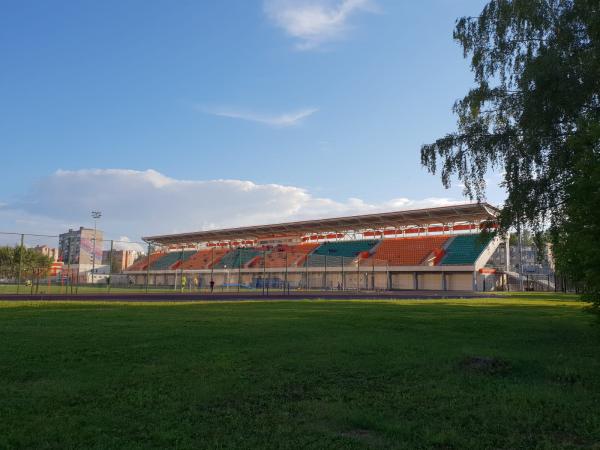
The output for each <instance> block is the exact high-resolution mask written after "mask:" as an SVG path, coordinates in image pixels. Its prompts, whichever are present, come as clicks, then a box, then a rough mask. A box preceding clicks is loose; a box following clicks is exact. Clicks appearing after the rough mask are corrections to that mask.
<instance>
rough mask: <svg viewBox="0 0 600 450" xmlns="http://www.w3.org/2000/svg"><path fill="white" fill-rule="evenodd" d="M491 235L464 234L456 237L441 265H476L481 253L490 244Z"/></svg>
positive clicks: (447, 249) (451, 242)
mask: <svg viewBox="0 0 600 450" xmlns="http://www.w3.org/2000/svg"><path fill="white" fill-rule="evenodd" d="M490 240H491V235H489V234H464V235H458V236H455V237H454V238H453V239H452V240H451V241H450V244H449V245H448V247H447V248H446V252H445V255H444V257H443V258H442V260H441V265H443V266H447V265H469V264H474V263H475V261H476V260H477V258H479V255H481V252H483V250H484V249H485V248H486V247H487V245H488V244H489V243H490Z"/></svg>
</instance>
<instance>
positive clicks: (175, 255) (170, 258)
mask: <svg viewBox="0 0 600 450" xmlns="http://www.w3.org/2000/svg"><path fill="white" fill-rule="evenodd" d="M194 254H196V251H194V250H191V251H184V252H183V255H182V252H181V250H178V251H173V252H169V253H167V254H166V255H165V256H163V257H162V258H160V259H158V260H157V261H154V262H153V263H152V264H150V270H169V269H171V268H172V266H173V265H175V264H177V263H178V262H179V261H182V262H183V261H187V260H188V259H189V258H191V257H192V255H194Z"/></svg>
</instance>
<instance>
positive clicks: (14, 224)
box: [0, 169, 457, 248]
mask: <svg viewBox="0 0 600 450" xmlns="http://www.w3.org/2000/svg"><path fill="white" fill-rule="evenodd" d="M453 203H457V202H456V201H452V200H450V199H447V198H426V199H423V200H411V199H407V198H393V199H391V200H389V201H383V202H380V203H369V202H365V201H364V200H361V199H357V198H349V199H347V200H345V201H336V200H332V199H329V198H322V197H317V196H315V195H313V194H311V193H310V192H309V191H307V190H306V189H302V188H299V187H295V186H283V185H279V184H257V183H253V182H252V181H242V180H180V179H175V178H170V177H167V176H165V175H163V174H161V173H159V172H157V171H155V170H145V171H138V170H125V169H87V170H76V171H65V170H59V171H57V172H55V173H54V174H52V175H50V176H48V177H46V178H44V179H42V180H40V181H39V182H38V183H36V184H35V185H34V186H32V187H31V188H30V190H29V192H28V193H27V194H25V195H23V196H22V197H21V198H20V199H19V200H18V201H14V202H10V203H8V204H7V205H4V206H3V207H1V208H0V230H7V231H18V232H24V233H33V232H37V233H48V234H58V233H59V232H62V231H65V230H66V229H68V228H69V227H71V228H77V227H79V226H81V225H84V226H92V223H93V222H92V220H91V218H90V211H92V210H100V211H102V218H101V219H100V222H99V229H102V230H103V231H104V233H105V236H106V238H108V239H117V240H119V241H124V242H123V243H122V244H119V245H123V246H124V248H134V247H133V246H132V245H133V242H132V241H134V242H135V241H138V242H139V239H140V237H141V236H144V235H153V234H163V233H176V232H185V231H196V230H206V229H214V228H221V227H234V226H244V225H259V224H268V223H275V222H286V221H293V220H302V219H318V218H322V217H336V216H343V215H349V214H360V213H369V212H382V211H390V210H399V209H410V208H419V207H428V206H443V205H448V204H453ZM127 236H129V237H131V240H130V239H129V237H127Z"/></svg>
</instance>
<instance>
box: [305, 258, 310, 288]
mask: <svg viewBox="0 0 600 450" xmlns="http://www.w3.org/2000/svg"><path fill="white" fill-rule="evenodd" d="M309 264H310V255H308V256H307V257H306V264H305V265H304V267H306V270H305V271H304V273H305V275H306V286H305V289H306V290H307V291H309V290H310V287H309V283H308V265H309Z"/></svg>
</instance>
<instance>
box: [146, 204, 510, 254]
mask: <svg viewBox="0 0 600 450" xmlns="http://www.w3.org/2000/svg"><path fill="white" fill-rule="evenodd" d="M498 212H499V210H498V209H497V208H495V207H493V206H491V205H490V204H488V203H466V204H458V205H452V206H441V207H437V208H423V209H413V210H406V211H394V212H386V213H376V214H364V215H359V216H347V217H335V218H329V219H317V220H303V221H300V222H288V223H277V224H272V225H254V226H247V227H237V228H225V229H220V230H207V231H196V232H190V233H179V234H167V235H160V236H147V237H144V238H143V239H144V240H145V241H146V242H149V243H152V244H159V245H170V244H186V243H189V244H192V243H203V242H214V241H231V240H243V239H259V238H267V237H271V236H303V235H307V234H311V233H324V232H348V231H354V232H361V231H363V230H381V229H385V228H399V229H401V228H405V227H411V226H421V227H422V226H426V225H435V224H451V223H461V222H462V223H464V222H475V223H479V222H482V221H486V220H494V219H495V218H496V217H497V215H498Z"/></svg>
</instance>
